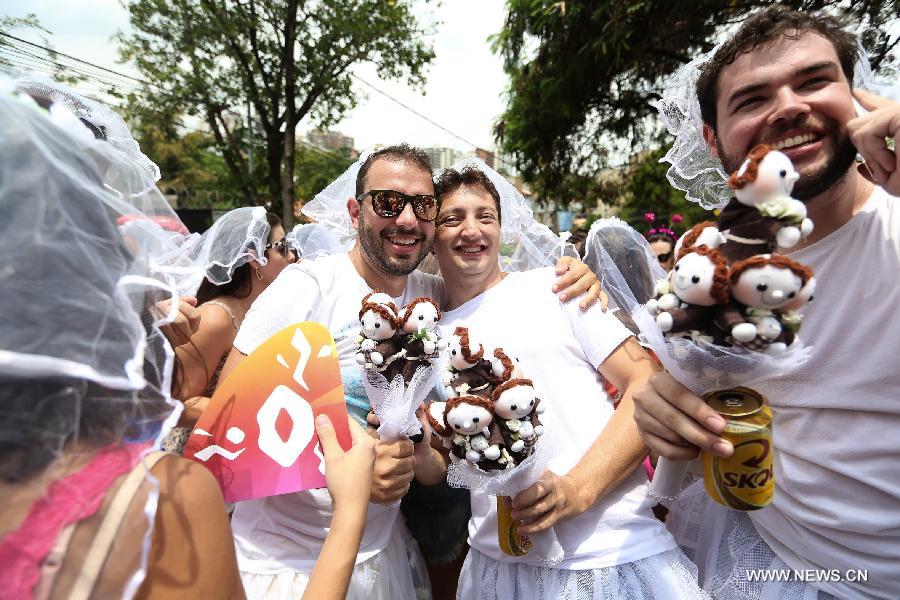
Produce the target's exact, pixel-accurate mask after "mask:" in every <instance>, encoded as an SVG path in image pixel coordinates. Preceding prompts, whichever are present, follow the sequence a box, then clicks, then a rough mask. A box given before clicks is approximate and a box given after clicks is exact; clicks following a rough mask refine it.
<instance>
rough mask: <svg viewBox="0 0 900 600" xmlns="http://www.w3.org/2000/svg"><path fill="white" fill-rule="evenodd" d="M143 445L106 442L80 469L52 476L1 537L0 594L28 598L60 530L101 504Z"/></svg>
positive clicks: (144, 448) (79, 519) (134, 460)
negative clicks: (42, 492)
mask: <svg viewBox="0 0 900 600" xmlns="http://www.w3.org/2000/svg"><path fill="white" fill-rule="evenodd" d="M146 449H147V445H146V444H124V445H116V446H108V447H106V448H104V449H103V450H101V451H100V452H98V453H97V454H96V456H94V457H93V458H92V459H91V462H90V463H88V464H87V465H86V466H85V467H84V468H82V469H81V470H80V471H77V472H75V473H72V474H71V475H68V476H66V477H63V478H62V479H59V480H57V481H54V482H53V483H52V484H50V487H49V488H48V489H47V493H46V494H45V495H44V496H43V497H42V498H40V499H39V500H37V501H36V502H35V503H34V504H32V505H31V509H30V510H29V512H28V516H27V517H26V518H25V520H24V521H23V522H22V524H21V525H20V526H19V528H18V529H16V530H15V531H12V532H10V533H9V534H7V535H6V536H5V537H4V538H3V540H2V541H0V581H2V582H3V584H2V587H0V598H2V599H5V598H31V597H32V594H33V592H34V586H35V585H36V584H37V582H38V580H39V579H40V574H41V563H42V562H43V561H44V559H45V558H46V557H47V555H48V554H49V553H50V550H51V549H52V548H53V544H54V542H55V541H56V537H57V535H58V534H59V532H60V531H61V530H62V529H63V528H64V527H66V526H67V525H69V524H71V523H75V522H76V521H81V520H84V519H86V518H88V517H90V516H91V515H93V514H94V513H96V512H97V509H99V508H100V504H101V503H102V502H103V498H104V497H105V496H106V491H107V490H108V489H109V487H110V486H111V485H112V484H113V482H114V481H115V480H116V478H117V477H119V476H120V475H122V474H123V473H127V472H128V471H130V470H131V469H132V468H133V467H134V465H136V464H137V461H138V458H139V457H140V455H141V453H142V452H143V451H144V450H146Z"/></svg>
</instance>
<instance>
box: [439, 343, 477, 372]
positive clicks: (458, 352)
mask: <svg viewBox="0 0 900 600" xmlns="http://www.w3.org/2000/svg"><path fill="white" fill-rule="evenodd" d="M469 345H470V347H471V348H472V350H474V351H475V352H477V351H478V348H479V347H480V345H479V344H478V343H477V342H472V340H471V338H470V339H469ZM447 352H448V353H449V355H450V366H451V367H453V368H454V369H456V370H457V371H463V370H465V369H468V368H469V367H471V366H473V365H474V364H475V363H470V362H468V361H467V360H466V359H465V357H464V356H463V352H462V341H461V339H460V337H459V336H458V335H453V336H450V342H449V343H448V344H447Z"/></svg>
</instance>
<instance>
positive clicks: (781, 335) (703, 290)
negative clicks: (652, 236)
mask: <svg viewBox="0 0 900 600" xmlns="http://www.w3.org/2000/svg"><path fill="white" fill-rule="evenodd" d="M797 178H798V174H797V172H796V171H795V170H794V167H793V165H792V164H791V161H790V159H789V158H788V157H787V156H786V155H784V154H783V153H781V152H778V151H775V150H772V149H770V148H769V147H768V146H766V145H760V146H757V147H755V148H754V149H753V150H752V151H751V152H750V154H749V155H748V158H747V160H746V161H745V162H744V163H743V165H741V167H740V169H739V170H738V171H736V172H735V173H734V174H732V175H731V178H730V179H729V181H728V184H729V187H730V188H731V189H732V190H734V192H735V198H734V199H732V201H731V202H730V203H729V204H728V205H727V206H726V207H725V208H724V209H723V211H722V214H721V216H720V219H719V222H718V224H716V223H713V222H705V223H700V224H698V225H695V226H694V227H693V228H691V229H690V230H689V231H688V232H687V233H686V234H685V235H684V236H682V238H681V239H680V240H679V241H678V243H677V244H676V246H675V256H676V259H677V262H676V263H675V266H674V268H673V269H672V270H671V271H670V272H669V274H668V277H667V279H665V280H662V281H660V282H659V283H658V284H657V295H656V298H654V299H652V300H650V302H648V303H647V309H648V311H649V312H650V313H651V315H653V316H655V318H656V323H657V325H658V326H659V328H660V329H661V330H662V331H663V332H664V334H665V335H666V336H667V337H687V338H690V339H692V340H694V341H705V342H710V343H712V344H715V345H718V346H725V347H729V346H730V347H740V348H745V349H747V350H754V351H759V352H765V353H768V354H771V355H779V354H782V353H784V352H785V351H786V350H787V349H788V348H790V347H791V345H792V344H793V343H794V341H795V339H796V334H797V332H798V330H799V328H800V320H801V317H800V314H799V313H798V310H799V309H800V308H801V307H803V306H804V305H805V304H806V303H807V302H809V301H810V300H811V299H812V295H813V291H814V289H815V285H816V281H815V278H814V277H813V274H812V271H811V270H810V269H809V267H807V266H805V265H802V264H800V263H798V262H796V261H794V260H792V259H790V258H788V257H787V256H783V255H780V254H775V253H774V251H775V249H776V248H791V247H793V246H795V245H796V244H797V243H798V242H799V241H800V240H801V239H802V238H805V237H806V236H808V235H809V234H810V233H811V232H812V228H813V224H812V221H810V220H809V219H808V218H807V217H806V207H805V206H804V204H803V203H802V202H800V201H799V200H795V199H794V198H791V197H790V194H791V191H792V189H793V185H794V182H795V181H796V180H797Z"/></svg>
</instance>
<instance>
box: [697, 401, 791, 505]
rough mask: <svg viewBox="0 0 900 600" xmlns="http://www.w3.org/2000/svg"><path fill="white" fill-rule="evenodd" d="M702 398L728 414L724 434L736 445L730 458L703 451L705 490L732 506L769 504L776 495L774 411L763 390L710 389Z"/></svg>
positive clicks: (725, 415) (720, 501)
mask: <svg viewBox="0 0 900 600" xmlns="http://www.w3.org/2000/svg"><path fill="white" fill-rule="evenodd" d="M703 399H704V400H705V401H706V403H707V404H709V405H710V406H711V407H712V408H714V409H715V410H716V411H718V413H719V414H721V415H722V416H723V417H725V421H726V425H725V432H724V433H723V434H722V437H723V438H725V439H726V440H728V441H729V442H731V444H732V445H733V446H734V454H732V455H731V456H730V457H728V458H722V457H719V456H716V455H715V454H713V453H711V452H702V453H701V461H702V463H703V483H704V485H705V486H706V492H707V493H708V494H709V495H710V497H711V498H712V499H713V500H715V501H716V502H718V503H719V504H724V505H725V506H728V507H729V508H736V509H738V510H758V509H760V508H763V507H765V506H767V505H768V504H769V503H770V502H771V501H772V497H773V496H774V495H775V468H774V461H773V458H774V457H773V453H774V448H773V447H772V411H771V410H769V407H768V406H766V403H765V400H764V399H763V397H762V396H761V395H760V394H758V393H757V392H755V391H753V390H751V389H749V388H744V387H739V388H734V389H728V390H719V391H716V392H711V393H709V394H707V395H706V396H704V398H703Z"/></svg>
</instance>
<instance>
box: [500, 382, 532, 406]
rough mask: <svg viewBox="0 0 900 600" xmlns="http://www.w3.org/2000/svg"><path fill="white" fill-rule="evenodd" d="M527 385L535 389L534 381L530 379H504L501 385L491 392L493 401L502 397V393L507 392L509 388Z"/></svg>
mask: <svg viewBox="0 0 900 600" xmlns="http://www.w3.org/2000/svg"><path fill="white" fill-rule="evenodd" d="M520 385H527V386H528V387H530V388H532V389H534V383H532V381H531V380H530V379H510V380H509V381H504V382H503V383H501V384H500V385H498V386H497V387H495V388H494V391H493V392H491V401H493V402H496V401H497V399H498V398H499V397H500V394H502V393H503V392H505V391H506V390H508V389H511V388H514V387H517V386H520Z"/></svg>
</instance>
